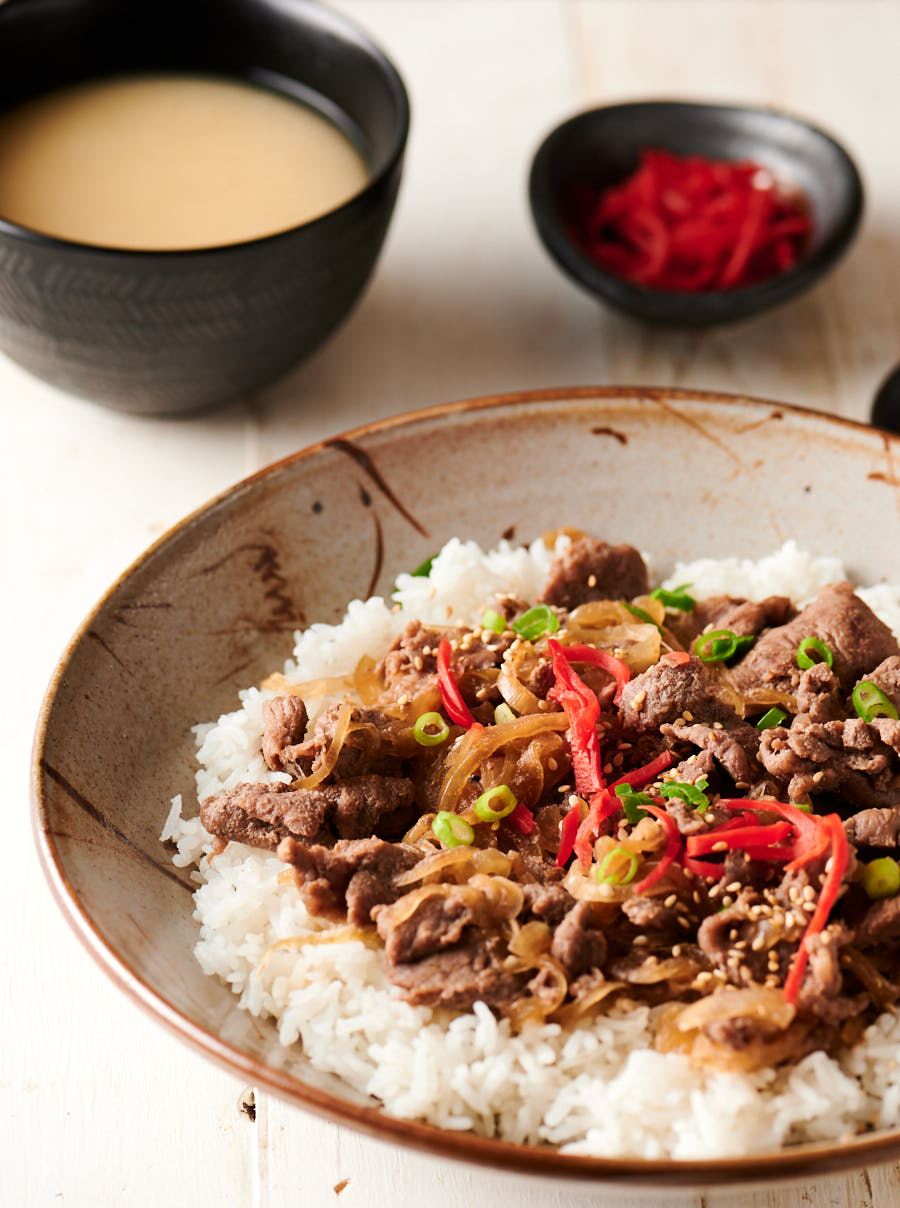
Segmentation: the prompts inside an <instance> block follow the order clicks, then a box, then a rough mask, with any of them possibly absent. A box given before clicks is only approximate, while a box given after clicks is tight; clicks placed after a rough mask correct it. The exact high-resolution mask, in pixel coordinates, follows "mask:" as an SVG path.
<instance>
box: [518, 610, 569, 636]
mask: <svg viewBox="0 0 900 1208" xmlns="http://www.w3.org/2000/svg"><path fill="white" fill-rule="evenodd" d="M510 629H511V630H512V631H513V633H517V634H518V635H519V637H520V638H524V639H525V640H526V642H533V641H535V639H536V638H539V637H542V636H543V635H544V634H545V633H556V631H557V630H558V629H559V617H558V616H557V615H556V613H555V612H554V611H553V609H552V608H549V607H548V606H547V605H546V604H535V606H534V608H529V609H528V611H527V612H523V613H522V615H521V616H520V617H517V618H516V620H515V621H513V623H512V625H510Z"/></svg>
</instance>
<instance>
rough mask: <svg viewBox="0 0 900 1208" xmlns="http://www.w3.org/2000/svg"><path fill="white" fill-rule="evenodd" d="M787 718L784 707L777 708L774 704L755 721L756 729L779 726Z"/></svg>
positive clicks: (768, 728)
mask: <svg viewBox="0 0 900 1208" xmlns="http://www.w3.org/2000/svg"><path fill="white" fill-rule="evenodd" d="M786 718H787V714H786V713H785V711H784V709H779V708H778V706H777V705H776V706H775V707H773V708H771V709H770V710H769V712H768V713H764V714H763V715H762V717H761V718H760V719H759V721H758V722H757V723H756V728H757V730H770V729H771V728H772V726H780V725H781V723H782V722H783V721H785V719H786Z"/></svg>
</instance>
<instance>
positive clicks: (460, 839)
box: [431, 810, 475, 847]
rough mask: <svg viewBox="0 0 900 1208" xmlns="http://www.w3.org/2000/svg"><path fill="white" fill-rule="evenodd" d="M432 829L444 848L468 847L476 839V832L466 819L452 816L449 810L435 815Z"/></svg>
mask: <svg viewBox="0 0 900 1208" xmlns="http://www.w3.org/2000/svg"><path fill="white" fill-rule="evenodd" d="M431 829H432V830H433V831H434V833H435V835H436V836H437V838H438V839H440V841H441V843H443V845H444V847H468V846H469V844H470V843H471V842H472V840H473V839H474V838H475V832H474V831H473V830H472V828H471V826H470V825H469V824H468V822H466V820H465V818H460V816H459V814H451V813H450V811H449V810H441V811H440V812H439V813H437V814H435V816H434V821H433V822H432V823H431Z"/></svg>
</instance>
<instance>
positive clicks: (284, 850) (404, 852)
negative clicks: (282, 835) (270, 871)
mask: <svg viewBox="0 0 900 1208" xmlns="http://www.w3.org/2000/svg"><path fill="white" fill-rule="evenodd" d="M278 857H279V859H281V860H284V861H285V863H286V864H291V865H293V867H294V869H295V871H296V874H297V883H298V886H299V888H300V893H301V895H302V897H303V901H304V903H305V904H306V908H307V909H308V910H309V912H310V913H311V914H323V915H329V916H332V917H333V916H343V915H344V914H346V917H347V921H348V922H350V923H355V924H357V926H364V925H365V924H367V923H369V922H371V913H372V910H373V908H374V907H375V906H380V905H384V904H385V903H389V902H394V901H396V899H397V898H398V897H400V896H401V895H402V894H404V893H406V892H407V889H406V888H400V887H398V886H397V885H396V884H395V882H394V878H395V877H397V876H398V875H399V874H400V873H402V872H406V871H407V870H408V869H410V868H412V867H413V865H415V864H417V863H418V862H419V860H421V858H422V853H421V852H420V851H419V850H418V849H417V848H415V847H408V846H406V845H404V844H399V843H384V842H383V841H382V840H381V839H350V840H343V839H341V840H339V841H338V842H337V843H336V844H335V845H334V847H331V848H329V847H322V846H320V845H318V844H317V845H314V846H311V847H310V846H308V845H307V844H305V843H299V842H298V841H297V840H296V839H293V838H290V837H288V838H286V839H283V840H282V841H281V843H279V845H278Z"/></svg>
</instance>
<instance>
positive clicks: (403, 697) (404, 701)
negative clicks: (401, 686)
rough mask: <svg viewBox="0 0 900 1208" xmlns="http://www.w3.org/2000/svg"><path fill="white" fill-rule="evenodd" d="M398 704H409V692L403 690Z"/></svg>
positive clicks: (398, 698)
mask: <svg viewBox="0 0 900 1208" xmlns="http://www.w3.org/2000/svg"><path fill="white" fill-rule="evenodd" d="M397 704H398V705H408V704H409V693H408V692H403V693H402V694H401V695H400V696H398V697H397Z"/></svg>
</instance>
